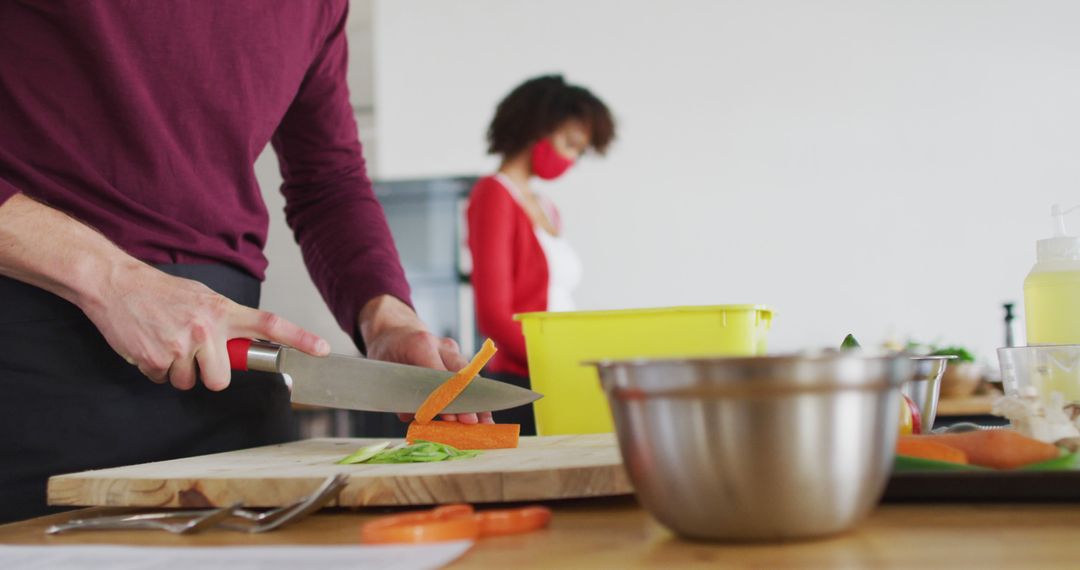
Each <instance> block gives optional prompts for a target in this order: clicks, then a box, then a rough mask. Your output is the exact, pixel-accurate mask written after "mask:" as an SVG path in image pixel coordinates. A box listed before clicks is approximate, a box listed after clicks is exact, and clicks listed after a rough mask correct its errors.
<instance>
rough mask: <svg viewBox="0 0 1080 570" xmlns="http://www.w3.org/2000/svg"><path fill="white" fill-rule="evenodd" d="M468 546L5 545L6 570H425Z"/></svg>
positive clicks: (1, 556) (1, 562) (1, 564)
mask: <svg viewBox="0 0 1080 570" xmlns="http://www.w3.org/2000/svg"><path fill="white" fill-rule="evenodd" d="M472 544H473V543H472V542H470V541H454V542H440V543H436V544H423V545H415V546H413V545H410V546H403V545H388V546H215V547H206V546H184V547H158V546H114V545H108V546H106V545H71V546H68V545H63V546H59V545H58V546H4V545H0V568H3V569H4V570H31V569H32V570H52V569H54V568H57V569H59V568H63V569H65V570H150V569H153V570H192V569H196V568H197V569H200V570H201V569H204V568H205V569H216V568H221V569H223V570H277V569H279V568H280V569H282V570H284V569H286V568H290V569H291V568H301V569H305V570H311V569H316V568H317V569H319V570H339V569H340V570H345V569H349V570H353V569H355V568H377V569H379V570H428V569H432V568H441V567H443V566H446V565H447V564H449V563H451V562H453V561H454V560H457V559H458V558H459V557H461V555H463V554H465V552H467V551H468V550H469V548H470V547H471V546H472Z"/></svg>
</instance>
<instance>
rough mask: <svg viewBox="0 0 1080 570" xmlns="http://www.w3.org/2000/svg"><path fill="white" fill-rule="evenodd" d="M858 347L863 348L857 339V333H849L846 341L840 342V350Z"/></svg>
mask: <svg viewBox="0 0 1080 570" xmlns="http://www.w3.org/2000/svg"><path fill="white" fill-rule="evenodd" d="M856 348H862V346H861V345H860V344H859V341H857V340H855V335H853V334H849V335H847V336H845V337H844V342H842V343H840V350H854V349H856Z"/></svg>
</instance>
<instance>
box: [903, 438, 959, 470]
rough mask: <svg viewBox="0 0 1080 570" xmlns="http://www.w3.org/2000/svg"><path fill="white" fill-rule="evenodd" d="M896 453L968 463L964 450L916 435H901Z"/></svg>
mask: <svg viewBox="0 0 1080 570" xmlns="http://www.w3.org/2000/svg"><path fill="white" fill-rule="evenodd" d="M896 454H897V455H903V456H906V457H918V458H920V459H929V460H931V461H946V462H948V463H959V464H962V465H967V463H968V458H967V454H966V453H964V452H963V451H960V450H959V449H957V448H955V447H953V446H951V445H945V444H944V443H941V442H938V441H932V440H929V439H919V438H918V437H916V436H901V437H900V439H898V440H897V441H896Z"/></svg>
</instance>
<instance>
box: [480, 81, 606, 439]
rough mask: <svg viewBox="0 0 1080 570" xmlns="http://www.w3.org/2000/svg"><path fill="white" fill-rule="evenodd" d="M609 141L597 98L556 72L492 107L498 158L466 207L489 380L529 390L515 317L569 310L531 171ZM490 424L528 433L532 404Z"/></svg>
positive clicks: (567, 282)
mask: <svg viewBox="0 0 1080 570" xmlns="http://www.w3.org/2000/svg"><path fill="white" fill-rule="evenodd" d="M614 138H615V121H614V119H613V118H612V116H611V112H610V111H609V110H608V108H607V106H606V105H604V103H603V101H601V100H600V99H599V98H597V97H596V96H595V95H593V94H592V93H590V92H589V91H588V90H587V89H585V88H584V87H580V86H577V85H570V84H567V83H566V81H564V80H563V78H562V76H560V75H546V76H542V77H537V78H534V79H530V80H528V81H526V82H525V83H523V84H521V85H519V86H518V87H517V88H516V89H514V90H513V91H512V92H511V93H510V94H509V95H507V96H506V98H505V99H503V100H502V102H500V103H499V106H498V108H497V109H496V111H495V118H494V119H492V121H491V126H490V127H488V131H487V140H488V153H490V154H495V155H498V156H500V157H501V158H502V162H501V164H500V165H499V170H498V172H496V173H495V174H494V175H492V176H487V177H485V178H482V179H480V180H479V181H478V182H477V183H476V186H475V187H474V188H473V191H472V195H471V196H470V198H469V208H468V226H469V230H468V231H469V250H470V251H471V253H472V260H473V273H472V284H473V290H474V294H475V296H476V312H477V320H478V325H479V329H480V333H481V334H482V335H484V336H487V337H489V338H491V339H492V340H493V341H494V342H495V344H496V346H498V347H499V352H498V353H497V354H496V355H495V358H494V359H492V361H491V363H490V364H489V365H488V367H487V370H486V371H485V374H486V375H487V376H489V377H491V378H496V379H499V380H503V381H506V382H510V383H513V384H516V385H518V386H522V387H526V388H528V387H529V378H528V376H529V367H528V362H527V361H526V358H525V338H524V337H523V336H522V333H521V325H520V323H517V322H516V321H514V320H513V315H515V314H517V313H527V312H532V311H569V310H573V309H574V305H573V300H572V298H571V292H572V290H573V289H574V288H575V287H576V286H577V284H578V282H579V281H580V279H581V261H580V260H579V258H578V257H577V255H576V254H575V253H574V250H573V249H572V248H571V247H570V245H569V244H568V243H567V242H566V240H565V239H564V238H563V235H562V223H561V220H560V218H559V212H558V210H557V209H556V208H555V205H554V204H553V203H552V202H551V201H550V200H549V199H547V198H546V197H544V196H542V195H540V194H538V193H537V192H535V191H534V190H533V188H532V185H531V181H532V179H533V177H534V176H536V177H539V178H541V179H543V180H554V179H556V178H558V177H559V176H561V175H562V174H563V173H564V172H566V170H567V169H569V168H570V167H571V166H572V165H573V164H574V162H575V161H577V159H579V158H580V157H581V156H582V155H583V154H584V153H585V152H586V151H587V150H588V149H592V150H594V151H595V152H596V153H598V154H601V155H602V154H604V152H605V151H606V150H607V148H608V145H609V144H610V143H611V141H612V140H613V139H614ZM495 420H496V422H499V423H519V424H521V432H522V435H532V434H535V433H536V427H535V420H534V419H533V411H532V406H523V407H521V408H517V409H513V410H506V411H504V412H496V413H495Z"/></svg>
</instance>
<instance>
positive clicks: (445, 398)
mask: <svg viewBox="0 0 1080 570" xmlns="http://www.w3.org/2000/svg"><path fill="white" fill-rule="evenodd" d="M495 352H496V349H495V343H493V342H491V339H490V338H489V339H487V340H485V341H484V345H483V346H481V347H480V352H478V353H477V354H476V356H474V357H473V359H472V362H469V364H467V365H466V366H465V368H462V369H461V370H459V371H458V373H457V374H454V375H453V376H451V377H450V379H449V380H447V381H446V382H443V383H442V384H441V385H440V386H439V387H438V388H435V390H434V391H433V392H432V393H431V394H429V395H428V397H427V399H426V400H424V403H423V404H420V408H419V409H418V410H416V423H418V424H426V423H428V422H430V421H431V420H433V419H435V416H437V415H439V412H441V411H443V410H444V409H446V406H449V405H450V402H453V401H454V400H455V399H456V398H457V397H458V396H460V395H461V393H462V392H464V391H465V388H468V387H469V382H472V379H473V378H476V375H477V374H480V371H481V370H482V369H483V368H484V366H485V365H486V364H487V363H488V361H489V360H491V357H492V356H495ZM439 443H442V442H439ZM447 445H449V444H447Z"/></svg>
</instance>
